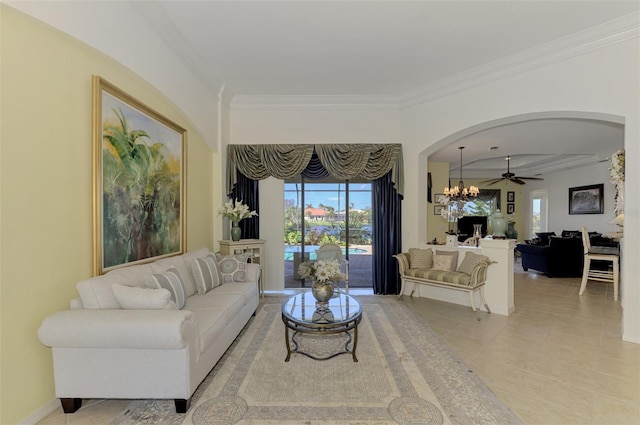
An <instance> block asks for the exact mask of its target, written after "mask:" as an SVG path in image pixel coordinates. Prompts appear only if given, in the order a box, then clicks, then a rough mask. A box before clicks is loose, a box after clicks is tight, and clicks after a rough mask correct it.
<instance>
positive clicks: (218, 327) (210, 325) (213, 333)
mask: <svg viewBox="0 0 640 425" xmlns="http://www.w3.org/2000/svg"><path fill="white" fill-rule="evenodd" d="M193 314H194V315H195V316H196V320H197V321H198V333H199V337H200V353H204V352H205V351H207V350H208V349H209V347H211V345H212V344H214V343H215V342H217V341H218V342H219V341H220V336H221V335H222V332H224V327H225V325H226V320H225V311H224V310H223V309H219V310H194V311H193Z"/></svg>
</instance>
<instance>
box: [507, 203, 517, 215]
mask: <svg viewBox="0 0 640 425" xmlns="http://www.w3.org/2000/svg"><path fill="white" fill-rule="evenodd" d="M515 212H516V204H507V214H513V213H515Z"/></svg>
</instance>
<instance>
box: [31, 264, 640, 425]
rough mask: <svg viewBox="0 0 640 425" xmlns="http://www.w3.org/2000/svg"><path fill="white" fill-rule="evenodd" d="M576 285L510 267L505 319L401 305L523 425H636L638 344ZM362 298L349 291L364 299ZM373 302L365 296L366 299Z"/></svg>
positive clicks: (602, 291) (93, 423) (61, 424)
mask: <svg viewBox="0 0 640 425" xmlns="http://www.w3.org/2000/svg"><path fill="white" fill-rule="evenodd" d="M579 286H580V280H579V278H566V279H549V278H547V277H545V276H542V275H538V274H535V273H525V272H523V271H522V269H521V268H519V267H518V266H516V274H515V304H516V311H515V312H514V313H513V314H512V315H510V316H509V317H505V316H500V315H488V314H486V313H485V314H482V321H481V322H478V321H477V320H475V318H474V316H473V313H472V312H471V310H470V309H469V308H468V307H464V306H457V305H452V304H448V303H444V302H439V301H433V300H428V299H424V298H413V299H411V298H409V297H404V300H405V302H406V303H407V304H408V305H410V306H411V307H413V308H414V309H415V311H416V312H417V314H418V315H420V317H422V318H424V319H425V321H426V322H427V323H428V324H429V325H430V326H431V327H432V328H433V329H434V330H435V331H436V332H437V333H438V334H439V335H440V337H441V338H442V339H444V340H445V341H446V342H447V343H448V344H449V346H450V347H451V349H452V350H453V351H454V352H455V353H456V354H457V355H458V356H459V357H460V358H461V359H462V360H463V361H464V362H465V363H466V364H467V365H468V366H469V367H470V368H471V369H472V370H474V372H475V373H476V374H477V375H478V376H479V377H480V378H481V379H482V380H483V381H484V382H485V383H486V384H487V385H488V386H489V387H490V388H491V389H492V390H493V391H494V392H495V393H496V394H497V395H498V397H500V398H501V399H502V400H503V401H504V402H505V403H506V404H507V405H508V406H509V407H510V408H511V409H512V410H513V411H514V412H515V413H516V415H518V416H519V417H520V418H521V419H522V420H523V421H524V423H526V424H541V425H555V424H558V425H560V424H562V425H568V424H580V425H586V424H592V425H614V424H615V425H622V424H634V425H638V424H640V345H638V344H632V343H628V342H623V341H622V340H621V329H620V320H621V315H622V309H621V307H620V302H619V301H614V300H613V290H612V288H611V287H608V286H607V285H605V284H600V283H597V282H590V283H589V285H588V286H587V291H586V292H585V294H584V295H583V296H581V297H580V296H578V289H579ZM366 291H367V290H353V291H351V292H352V293H353V294H355V295H357V293H356V292H361V293H367V292H366ZM369 293H370V291H369ZM128 403H129V402H128V401H126V400H85V402H84V406H83V408H82V409H80V410H79V411H78V412H76V413H74V414H73V415H65V414H63V413H62V411H61V409H59V408H58V409H57V410H56V411H54V412H52V413H51V414H50V415H49V416H47V417H46V418H45V419H43V420H42V421H40V422H39V424H42V425H45V424H46V425H68V424H82V425H98V424H109V423H110V422H111V420H112V419H113V418H114V417H115V416H116V415H117V414H119V413H120V412H121V411H122V410H123V409H124V408H125V407H126V406H127V405H128Z"/></svg>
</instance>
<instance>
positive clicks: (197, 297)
mask: <svg viewBox="0 0 640 425" xmlns="http://www.w3.org/2000/svg"><path fill="white" fill-rule="evenodd" d="M208 254H210V252H209V251H208V250H207V249H206V248H203V249H200V250H197V251H193V252H189V253H186V254H183V255H179V256H174V257H169V258H164V259H161V260H158V261H156V262H153V263H149V264H142V265H135V266H130V267H124V268H121V269H116V270H113V271H110V272H108V273H106V274H105V275H102V276H97V277H94V278H91V279H87V280H84V281H81V282H79V283H78V285H77V289H78V292H79V294H80V298H79V299H75V300H72V301H71V309H70V310H66V311H61V312H57V313H55V314H53V315H51V316H49V317H46V318H45V319H44V321H43V323H42V325H41V327H40V329H39V330H38V336H39V338H40V341H41V342H42V343H43V344H45V345H46V346H49V347H51V348H52V354H53V368H54V377H55V391H56V397H58V398H60V401H61V403H62V407H63V410H64V411H65V413H73V412H75V411H76V410H77V409H79V408H80V407H81V404H82V399H83V398H119V399H174V400H175V406H176V411H177V412H178V413H184V412H186V411H187V410H188V409H189V404H190V400H191V396H192V395H193V393H194V391H195V390H196V388H197V387H198V385H199V384H200V383H201V382H202V380H203V379H204V378H205V377H206V376H207V374H208V373H209V371H210V370H211V369H212V368H213V366H215V364H216V362H217V361H218V360H219V359H220V357H222V355H223V354H224V352H225V351H226V350H227V348H229V346H230V345H231V343H232V342H233V341H234V339H235V338H236V337H237V336H238V334H239V333H240V331H241V330H242V328H243V327H244V326H245V325H246V323H247V322H248V321H249V319H250V318H251V316H252V315H253V314H255V311H256V308H257V307H258V303H259V290H258V288H259V281H258V280H259V276H260V271H259V266H258V265H257V264H245V265H240V264H239V265H238V267H240V268H241V269H242V268H244V269H245V270H244V271H243V272H240V273H236V274H235V276H236V278H238V277H239V278H238V279H236V280H242V274H244V275H245V281H244V282H242V281H229V282H224V283H222V284H220V286H217V287H215V288H213V289H211V290H209V291H208V292H206V293H204V294H200V293H198V289H199V287H198V285H202V284H203V279H202V278H203V276H202V275H201V274H200V275H198V274H197V273H198V272H201V269H198V268H196V269H195V273H196V274H194V269H193V264H194V260H195V259H199V260H198V261H199V262H200V263H199V264H204V263H203V261H202V259H203V258H205V257H206V256H207V255H208ZM218 259H220V258H219V257H218ZM206 264H210V263H206ZM216 265H217V266H219V264H217V263H216ZM172 267H174V268H175V269H177V270H178V272H179V273H178V274H179V275H180V277H181V278H182V286H183V288H184V298H183V299H182V300H180V299H179V296H180V291H176V292H173V291H174V289H170V290H168V289H146V288H148V287H149V286H150V284H149V283H147V282H154V280H153V279H151V280H150V276H151V275H153V274H155V276H156V277H157V276H158V275H160V277H162V276H168V275H169V274H168V273H167V270H168V269H170V268H172ZM221 268H222V267H218V271H217V277H213V279H214V280H215V279H225V278H226V279H227V280H233V276H234V275H222V274H220V269H221ZM175 269H174V272H175ZM215 283H216V282H215V281H214V282H213V285H211V286H214V285H215ZM142 288H145V289H142ZM205 289H208V288H205ZM147 291H148V292H147ZM200 292H203V291H202V290H201V291H200ZM140 293H142V294H143V295H144V296H143V297H139V295H140ZM147 294H148V295H147ZM174 295H176V296H178V299H174ZM159 300H160V301H159ZM140 302H142V303H143V305H142V306H140V305H138V304H139V303H140ZM147 303H148V304H149V305H147ZM181 303H184V307H183V308H182V309H178V308H177V305H179V304H181ZM123 305H124V308H123ZM141 307H142V308H141Z"/></svg>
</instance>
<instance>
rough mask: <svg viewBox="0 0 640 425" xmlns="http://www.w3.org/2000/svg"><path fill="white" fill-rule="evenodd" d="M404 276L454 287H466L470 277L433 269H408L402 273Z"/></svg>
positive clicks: (459, 273)
mask: <svg viewBox="0 0 640 425" xmlns="http://www.w3.org/2000/svg"><path fill="white" fill-rule="evenodd" d="M404 274H405V275H406V276H411V277H416V278H420V279H427V280H435V281H438V282H446V283H453V284H455V285H466V286H468V285H469V284H470V283H471V276H469V275H468V274H466V273H461V272H451V271H445V270H435V269H409V270H406V271H405V273H404Z"/></svg>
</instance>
